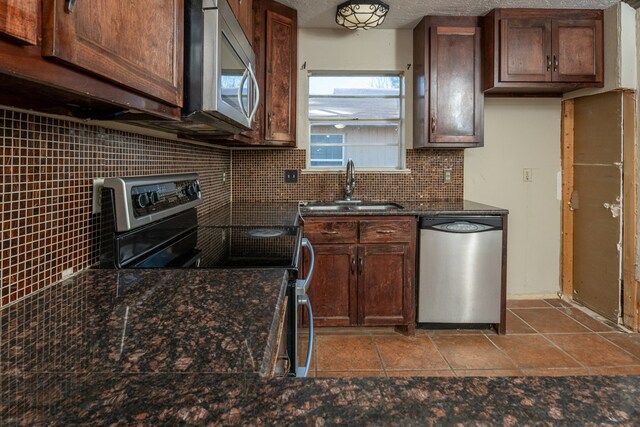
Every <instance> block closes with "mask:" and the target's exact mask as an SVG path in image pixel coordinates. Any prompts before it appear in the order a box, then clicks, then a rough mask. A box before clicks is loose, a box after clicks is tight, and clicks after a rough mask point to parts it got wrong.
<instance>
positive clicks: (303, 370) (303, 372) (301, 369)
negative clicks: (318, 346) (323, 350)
mask: <svg viewBox="0 0 640 427" xmlns="http://www.w3.org/2000/svg"><path fill="white" fill-rule="evenodd" d="M296 298H297V300H298V305H306V306H307V311H308V312H309V344H307V358H306V360H305V363H304V366H296V377H306V376H307V374H308V373H309V368H310V367H311V355H312V354H313V337H314V333H313V310H311V300H309V297H308V296H307V295H298V296H297V297H296ZM296 359H297V358H296Z"/></svg>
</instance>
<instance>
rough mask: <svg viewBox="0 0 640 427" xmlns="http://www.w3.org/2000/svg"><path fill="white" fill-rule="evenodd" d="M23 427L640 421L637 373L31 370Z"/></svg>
mask: <svg viewBox="0 0 640 427" xmlns="http://www.w3.org/2000/svg"><path fill="white" fill-rule="evenodd" d="M19 383H20V385H19V387H18V388H17V389H15V390H14V393H13V395H14V396H15V400H12V401H10V402H12V403H13V404H14V408H18V410H17V411H11V410H9V411H6V409H7V403H6V402H7V401H6V400H4V399H3V400H2V402H0V413H2V414H3V416H4V421H5V422H6V423H7V424H14V423H15V424H22V425H33V424H41V425H76V424H83V425H132V424H136V425H308V426H323V425H342V424H347V425H402V426H406V425H420V426H423V425H483V426H484V425H486V426H490V425H505V426H514V425H547V426H555V425H627V426H633V425H638V424H637V423H638V420H639V419H640V377H638V376H628V377H511V378H509V377H502V378H393V379H385V378H350V379H349V378H327V379H296V378H287V379H279V380H265V379H260V378H257V377H255V376H251V375H247V376H245V375H229V374H198V375H196V374H169V373H160V374H155V375H150V374H121V375H113V374H97V375H92V376H87V375H74V374H34V375H31V376H25V377H22V378H20V380H19Z"/></svg>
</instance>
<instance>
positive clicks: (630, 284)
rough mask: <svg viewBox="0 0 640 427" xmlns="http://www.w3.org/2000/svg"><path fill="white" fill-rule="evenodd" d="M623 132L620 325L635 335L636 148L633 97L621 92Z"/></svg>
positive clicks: (634, 104) (629, 92) (626, 92)
mask: <svg viewBox="0 0 640 427" xmlns="http://www.w3.org/2000/svg"><path fill="white" fill-rule="evenodd" d="M622 105H623V107H622V109H623V112H622V132H623V150H624V169H623V174H624V179H623V180H624V214H623V215H624V216H623V218H624V245H623V246H624V262H623V265H624V274H623V277H624V284H623V288H622V291H623V292H622V297H623V300H622V308H623V322H624V324H625V326H627V327H629V328H631V329H633V330H634V331H638V282H637V280H636V277H635V272H636V268H637V255H636V235H637V229H638V227H637V217H638V197H637V183H638V181H637V161H636V159H637V158H638V157H637V156H638V152H637V145H636V108H635V106H636V96H635V93H634V92H632V91H625V92H623V104H622Z"/></svg>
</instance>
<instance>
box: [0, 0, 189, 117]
mask: <svg viewBox="0 0 640 427" xmlns="http://www.w3.org/2000/svg"><path fill="white" fill-rule="evenodd" d="M183 9H184V2H183V0H155V1H153V2H149V1H146V2H131V1H125V0H117V1H116V0H92V1H77V2H70V1H69V2H67V1H64V0H20V1H18V0H5V1H4V2H3V3H2V6H0V57H1V58H2V60H1V61H0V93H1V94H2V96H1V97H0V98H1V99H0V102H1V103H2V105H6V106H10V107H19V108H28V109H33V110H35V111H39V112H43V113H52V114H63V115H70V116H75V117H81V118H97V119H101V120H109V119H112V118H115V117H119V118H123V117H124V116H126V114H127V112H134V113H136V114H135V115H136V117H138V118H139V117H150V118H154V119H169V120H176V119H178V118H179V117H180V107H181V105H182V61H183V59H182V52H183V43H184V40H183V39H184V37H183V28H184V22H183Z"/></svg>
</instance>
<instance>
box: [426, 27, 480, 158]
mask: <svg viewBox="0 0 640 427" xmlns="http://www.w3.org/2000/svg"><path fill="white" fill-rule="evenodd" d="M430 62H431V83H430V88H431V95H430V112H429V114H430V122H429V125H428V126H429V135H430V137H429V142H430V143H431V144H437V143H451V144H452V145H453V144H456V143H458V144H462V143H467V144H481V143H482V135H483V132H482V126H483V123H482V122H483V120H482V111H483V96H482V90H481V88H480V66H481V64H480V28H477V27H432V28H431V58H430ZM427 146H428V145H427Z"/></svg>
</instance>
